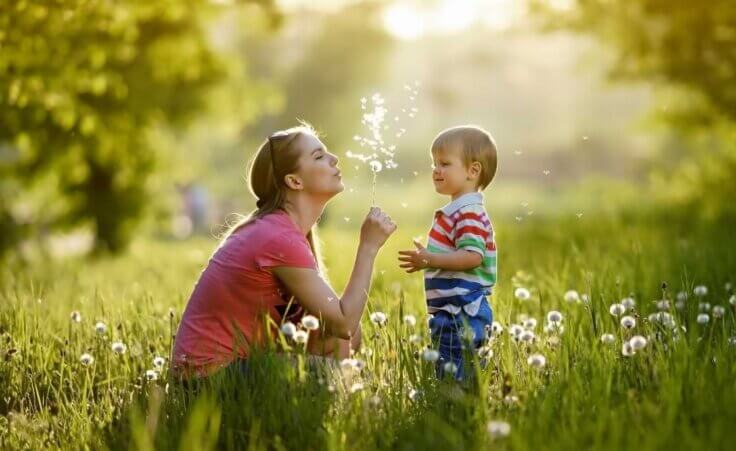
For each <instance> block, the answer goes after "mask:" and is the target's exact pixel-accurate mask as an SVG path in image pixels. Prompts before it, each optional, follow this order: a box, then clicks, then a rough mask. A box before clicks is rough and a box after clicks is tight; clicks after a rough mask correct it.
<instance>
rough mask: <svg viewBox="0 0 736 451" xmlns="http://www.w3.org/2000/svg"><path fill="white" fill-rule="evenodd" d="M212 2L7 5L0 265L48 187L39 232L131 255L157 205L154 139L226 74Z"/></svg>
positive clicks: (0, 102) (0, 59)
mask: <svg viewBox="0 0 736 451" xmlns="http://www.w3.org/2000/svg"><path fill="white" fill-rule="evenodd" d="M211 3H217V2H209V1H206V0H177V1H173V0H146V1H140V0H119V1H115V2H109V1H102V0H64V1H61V0H57V1H47V2H30V1H23V0H20V1H12V2H2V3H0V49H2V51H1V52H0V195H2V196H3V199H2V200H1V201H0V232H2V234H3V240H2V241H0V254H1V253H2V251H3V249H7V248H8V247H9V246H10V245H12V244H13V243H14V242H15V241H16V240H15V239H6V238H7V237H10V236H15V237H18V236H20V235H19V234H18V233H17V232H18V231H17V229H18V228H19V222H22V221H21V220H19V219H18V217H19V216H23V215H22V214H20V213H19V212H18V210H19V209H21V210H23V204H22V203H21V204H19V202H17V196H20V195H22V194H23V192H24V191H31V190H33V189H36V188H37V185H38V184H40V183H43V184H45V185H47V186H46V187H50V186H51V185H53V189H54V190H55V192H56V193H57V194H58V195H57V196H56V197H55V198H53V202H50V204H48V205H44V206H43V208H42V209H41V210H40V211H39V212H37V214H36V217H35V218H34V219H35V220H36V221H40V222H43V223H44V224H45V225H46V226H48V227H51V228H52V229H56V228H60V227H68V226H75V225H79V224H85V223H88V224H91V225H92V226H93V230H94V233H95V249H96V250H97V251H113V252H114V251H119V250H121V249H123V248H124V247H125V245H126V243H127V242H128V240H129V238H130V236H131V232H132V231H133V229H134V226H135V224H136V222H137V220H138V219H139V218H140V217H141V215H142V213H143V211H144V210H145V207H146V204H147V199H148V196H150V192H149V191H150V189H149V186H148V184H147V182H148V176H149V174H150V173H151V172H152V171H153V170H154V168H155V166H156V162H157V149H156V148H155V146H153V145H151V140H149V139H148V138H149V136H148V135H149V134H150V132H151V130H152V128H155V127H160V126H162V125H165V126H173V127H178V126H181V125H182V124H183V123H185V121H187V120H188V119H190V118H191V117H192V116H193V115H194V114H195V113H197V112H198V110H200V109H201V108H202V107H203V105H204V104H205V102H206V99H207V94H208V92H210V89H211V88H212V87H213V86H215V85H217V84H218V83H219V82H220V81H221V80H223V79H225V78H226V77H227V75H228V65H227V64H226V62H225V61H223V58H221V56H220V55H218V53H217V52H216V50H215V49H214V46H213V45H212V43H211V39H210V34H211V33H210V31H209V30H208V29H207V25H208V20H210V19H212V18H213V16H214V15H215V14H216V13H217V12H218V11H219V10H217V9H216V8H218V6H217V5H212V4H211ZM242 3H247V2H242ZM253 3H263V4H266V5H271V3H272V2H271V0H264V1H260V2H258V1H253ZM243 88H245V89H246V90H247V85H246V86H243V87H241V89H243ZM11 229H14V230H15V232H13V233H12V235H11V233H10V232H9V231H10V230H11ZM5 232H8V235H6V233H5Z"/></svg>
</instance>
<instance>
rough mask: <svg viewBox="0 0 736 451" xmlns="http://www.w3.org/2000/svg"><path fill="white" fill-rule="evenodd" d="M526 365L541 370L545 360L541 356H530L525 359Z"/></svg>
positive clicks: (545, 362)
mask: <svg viewBox="0 0 736 451" xmlns="http://www.w3.org/2000/svg"><path fill="white" fill-rule="evenodd" d="M526 363H527V364H528V365H529V366H531V367H532V368H537V369H541V368H544V366H545V365H546V364H547V359H546V358H545V357H544V356H543V355H542V354H532V355H530V356H529V357H528V358H527V359H526Z"/></svg>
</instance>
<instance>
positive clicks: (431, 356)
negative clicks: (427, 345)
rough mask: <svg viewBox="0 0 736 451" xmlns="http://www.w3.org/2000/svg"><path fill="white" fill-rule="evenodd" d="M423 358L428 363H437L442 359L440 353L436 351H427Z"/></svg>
mask: <svg viewBox="0 0 736 451" xmlns="http://www.w3.org/2000/svg"><path fill="white" fill-rule="evenodd" d="M422 358H423V359H424V360H426V361H427V362H436V361H437V360H439V358H440V353H439V352H438V351H436V350H434V349H426V350H425V351H424V352H423V353H422Z"/></svg>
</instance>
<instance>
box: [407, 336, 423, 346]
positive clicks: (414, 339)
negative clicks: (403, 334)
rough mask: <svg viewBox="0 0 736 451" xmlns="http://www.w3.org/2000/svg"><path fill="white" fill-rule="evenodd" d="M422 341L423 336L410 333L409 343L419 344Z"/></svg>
mask: <svg viewBox="0 0 736 451" xmlns="http://www.w3.org/2000/svg"><path fill="white" fill-rule="evenodd" d="M421 342H422V337H420V336H419V335H417V334H411V335H409V343H411V344H418V343H421Z"/></svg>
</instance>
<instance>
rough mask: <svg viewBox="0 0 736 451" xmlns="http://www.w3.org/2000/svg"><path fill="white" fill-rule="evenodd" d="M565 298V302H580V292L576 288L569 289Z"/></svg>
mask: <svg viewBox="0 0 736 451" xmlns="http://www.w3.org/2000/svg"><path fill="white" fill-rule="evenodd" d="M564 299H565V302H578V301H580V294H578V292H577V291H575V290H567V291H566V292H565V296H564Z"/></svg>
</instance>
